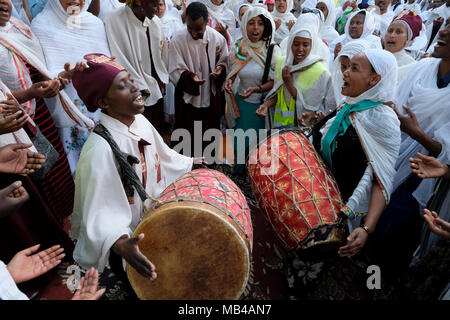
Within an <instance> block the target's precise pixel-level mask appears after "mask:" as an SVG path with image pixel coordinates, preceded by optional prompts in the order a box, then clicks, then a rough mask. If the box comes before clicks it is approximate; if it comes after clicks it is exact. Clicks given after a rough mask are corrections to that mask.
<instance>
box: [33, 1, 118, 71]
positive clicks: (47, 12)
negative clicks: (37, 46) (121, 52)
mask: <svg viewBox="0 0 450 320" xmlns="http://www.w3.org/2000/svg"><path fill="white" fill-rule="evenodd" d="M31 30H32V31H33V33H34V34H35V35H36V36H37V37H38V38H39V41H40V43H41V45H42V49H43V50H44V54H45V59H46V61H47V67H48V70H49V71H50V73H51V74H52V75H53V76H57V75H58V74H59V72H61V71H62V70H63V68H64V64H65V63H66V62H70V64H71V65H72V66H74V65H75V63H76V62H78V61H84V58H83V57H84V55H86V54H88V53H94V52H95V53H103V54H105V55H107V56H108V57H109V56H111V53H110V50H109V46H108V40H107V38H106V32H105V27H104V25H103V22H102V21H101V20H100V19H98V18H97V17H96V16H94V15H92V14H91V13H90V12H87V6H86V4H85V5H84V6H83V8H82V9H81V12H80V13H79V14H77V15H73V16H70V15H68V14H67V13H66V12H65V11H64V9H63V7H62V5H61V3H60V2H59V0H48V2H47V4H46V6H45V8H44V10H42V12H41V13H39V14H38V15H37V16H36V17H35V18H34V19H33V22H32V23H31Z"/></svg>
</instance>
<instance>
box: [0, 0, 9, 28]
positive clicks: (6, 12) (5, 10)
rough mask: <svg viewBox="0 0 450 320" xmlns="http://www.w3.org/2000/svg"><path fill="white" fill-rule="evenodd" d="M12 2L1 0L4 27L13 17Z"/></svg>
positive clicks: (0, 21)
mask: <svg viewBox="0 0 450 320" xmlns="http://www.w3.org/2000/svg"><path fill="white" fill-rule="evenodd" d="M11 12H12V4H11V1H9V0H0V26H2V27H4V26H6V24H7V23H8V21H9V19H10V18H11Z"/></svg>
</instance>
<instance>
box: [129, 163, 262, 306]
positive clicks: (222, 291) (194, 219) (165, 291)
mask: <svg viewBox="0 0 450 320" xmlns="http://www.w3.org/2000/svg"><path fill="white" fill-rule="evenodd" d="M140 233H144V234H145V237H144V239H143V240H142V242H140V243H139V249H140V250H141V252H142V253H143V254H144V255H145V256H146V257H148V259H149V260H150V261H152V263H153V264H154V265H155V267H156V272H157V275H158V276H157V279H156V280H153V281H150V280H149V279H146V278H144V277H142V276H141V275H140V274H139V273H138V272H137V271H136V270H135V269H134V268H132V267H131V266H129V265H127V275H128V278H129V280H130V283H131V285H132V287H133V289H134V290H135V292H136V294H137V296H138V297H139V298H140V299H148V300H150V299H164V300H172V299H173V300H189V299H202V300H203V299H238V298H239V297H240V296H241V295H242V293H243V291H244V289H245V287H246V285H247V280H248V277H249V272H250V257H251V250H252V241H253V231H252V223H251V216H250V210H249V208H248V205H247V201H246V200H245V197H244V195H243V194H242V192H241V190H240V189H239V188H238V187H237V186H236V185H235V184H234V182H233V181H231V180H230V179H229V178H228V177H226V176H225V175H223V174H222V173H220V172H218V171H214V170H208V169H199V170H194V171H191V172H188V173H186V174H185V175H184V176H182V177H181V178H179V179H178V180H177V181H175V182H174V183H173V184H171V185H170V186H168V187H167V188H166V190H164V192H163V193H162V194H161V196H160V198H159V201H158V202H157V203H155V204H154V205H153V206H152V207H151V208H150V209H149V210H148V213H147V216H146V217H145V218H144V219H143V220H142V221H141V223H140V224H139V225H138V227H137V228H136V230H135V232H134V235H133V236H136V235H138V234H140Z"/></svg>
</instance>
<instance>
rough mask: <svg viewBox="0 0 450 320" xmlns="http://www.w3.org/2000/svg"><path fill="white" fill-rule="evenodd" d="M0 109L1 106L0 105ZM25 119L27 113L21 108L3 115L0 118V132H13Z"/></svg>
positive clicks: (21, 125) (26, 119)
mask: <svg viewBox="0 0 450 320" xmlns="http://www.w3.org/2000/svg"><path fill="white" fill-rule="evenodd" d="M0 109H2V108H1V107H0ZM0 111H1V110H0ZM1 112H3V111H1ZM27 121H28V115H27V114H26V113H25V112H23V111H22V110H19V111H17V112H15V113H13V114H11V115H9V116H5V117H4V118H3V119H0V134H4V133H11V132H15V131H17V130H19V129H21V128H22V127H23V126H24V124H25V123H27Z"/></svg>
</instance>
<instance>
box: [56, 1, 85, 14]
mask: <svg viewBox="0 0 450 320" xmlns="http://www.w3.org/2000/svg"><path fill="white" fill-rule="evenodd" d="M59 3H61V6H62V7H63V9H64V11H65V12H67V13H68V14H70V15H72V14H78V13H80V12H81V9H83V6H84V0H59Z"/></svg>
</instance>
